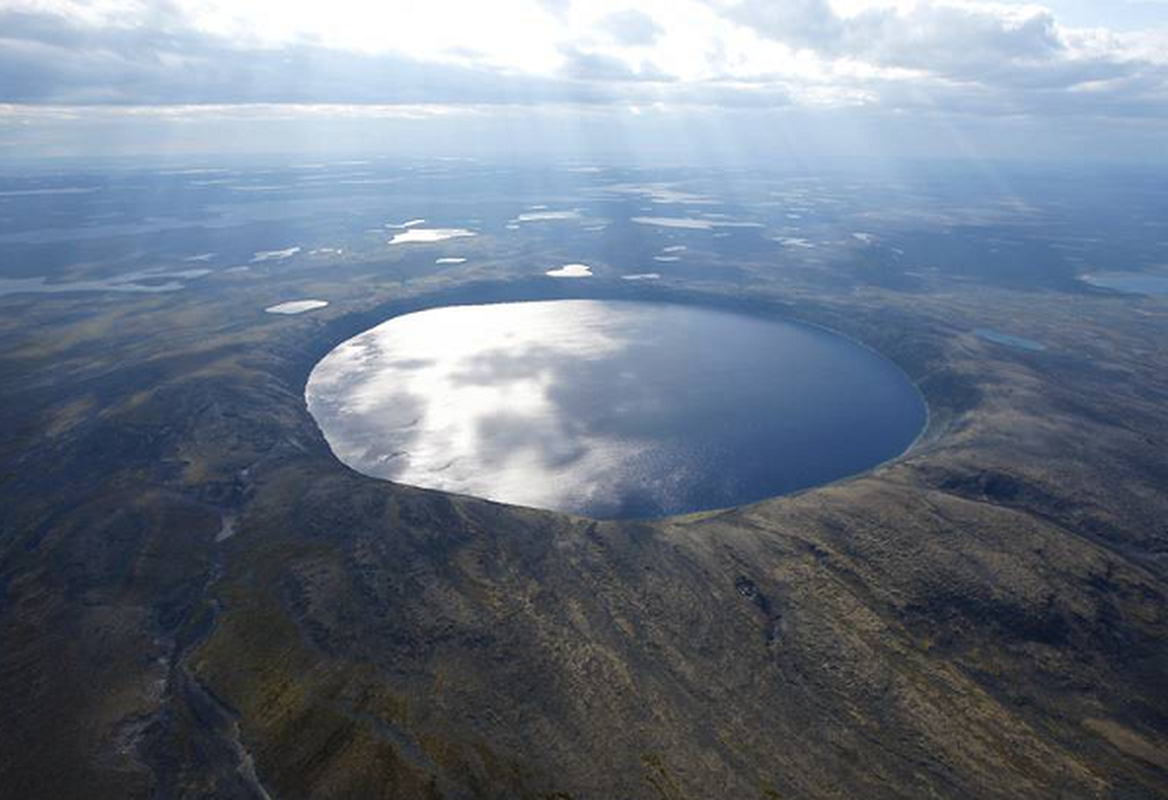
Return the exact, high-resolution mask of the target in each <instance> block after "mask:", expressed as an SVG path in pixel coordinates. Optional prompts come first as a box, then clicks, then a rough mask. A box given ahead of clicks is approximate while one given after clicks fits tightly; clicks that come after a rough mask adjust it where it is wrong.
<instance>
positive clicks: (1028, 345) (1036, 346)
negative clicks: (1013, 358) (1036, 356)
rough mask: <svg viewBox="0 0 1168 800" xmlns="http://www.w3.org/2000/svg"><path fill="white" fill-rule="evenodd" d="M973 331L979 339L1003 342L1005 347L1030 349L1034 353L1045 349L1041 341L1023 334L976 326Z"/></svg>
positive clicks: (996, 342) (995, 342) (997, 342)
mask: <svg viewBox="0 0 1168 800" xmlns="http://www.w3.org/2000/svg"><path fill="white" fill-rule="evenodd" d="M974 333H975V334H976V335H977V336H978V337H979V338H981V339H985V340H986V341H987V342H993V343H994V344H1003V345H1005V346H1006V347H1016V348H1018V349H1019V350H1030V351H1031V352H1034V353H1040V352H1042V351H1043V350H1045V349H1046V345H1044V344H1043V343H1042V342H1036V341H1034V340H1033V339H1027V338H1026V337H1025V336H1015V335H1013V334H1010V333H1002V332H1001V331H995V330H993V329H992V328H978V329H977V330H975V331H974Z"/></svg>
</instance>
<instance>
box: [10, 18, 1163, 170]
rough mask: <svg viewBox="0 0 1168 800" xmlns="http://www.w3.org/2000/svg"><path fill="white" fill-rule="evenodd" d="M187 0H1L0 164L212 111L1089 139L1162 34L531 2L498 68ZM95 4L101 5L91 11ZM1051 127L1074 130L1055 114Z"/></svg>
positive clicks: (668, 132)
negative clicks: (523, 35) (249, 27)
mask: <svg viewBox="0 0 1168 800" xmlns="http://www.w3.org/2000/svg"><path fill="white" fill-rule="evenodd" d="M338 2H341V0H338ZM516 3H518V0H516ZM195 5H197V4H196V3H194V0H182V4H181V6H180V5H172V4H170V3H167V2H149V3H137V4H136V5H135V4H131V5H130V6H129V7H126V8H121V6H118V4H117V3H116V2H104V3H100V4H96V5H95V4H87V3H80V2H72V0H53V2H51V3H46V2H25V3H23V5H21V6H20V7H19V8H23V9H24V10H18V8H17V7H16V6H14V5H13V3H11V2H8V3H6V2H5V0H0V146H2V147H5V148H7V149H8V151H9V152H14V151H15V149H16V148H17V147H18V146H19V147H25V146H27V145H28V143H29V142H32V143H33V144H36V142H37V138H36V136H34V135H33V133H34V132H35V133H36V134H37V135H39V136H40V137H41V138H42V139H43V140H45V141H47V138H46V137H48V136H49V135H50V134H52V133H53V132H54V131H61V130H64V127H65V126H67V125H73V126H74V127H75V129H76V130H81V129H82V128H84V127H85V126H89V129H90V130H93V129H96V128H97V127H100V126H103V125H104V126H117V125H118V124H119V123H118V122H117V121H116V118H121V119H122V120H135V121H137V122H138V123H141V124H139V125H137V126H136V127H135V128H134V129H133V130H131V129H130V128H131V126H129V125H128V124H127V126H126V128H125V129H119V131H118V135H120V136H125V137H132V136H145V134H144V133H141V132H139V129H141V130H151V131H155V132H157V131H158V129H159V126H161V125H163V124H166V123H171V124H173V125H175V126H177V125H179V124H184V125H187V126H188V128H187V131H188V132H189V131H191V130H194V128H193V126H194V125H200V126H203V128H201V129H212V128H214V126H215V124H216V123H215V121H222V122H223V124H224V125H233V126H234V127H233V130H236V131H245V130H246V131H248V132H249V135H253V136H256V137H258V136H259V135H260V132H262V133H263V134H264V135H265V136H268V137H270V136H271V135H272V134H271V131H274V130H276V127H275V125H276V123H278V122H287V123H288V124H292V123H295V124H298V125H300V126H301V129H302V130H304V131H307V130H313V131H317V132H319V130H321V129H323V128H324V127H325V126H329V127H328V130H329V136H330V137H334V138H335V137H336V136H337V135H338V133H337V132H338V131H339V130H341V129H347V130H351V131H352V136H353V139H354V140H355V141H356V140H360V141H361V142H365V141H370V140H372V139H373V137H372V136H371V135H367V134H364V133H359V132H358V130H357V129H358V123H360V122H361V121H369V120H375V121H376V122H377V127H378V129H386V130H387V129H389V128H390V127H391V126H394V125H397V127H394V128H393V130H394V131H395V135H406V134H405V132H404V131H405V128H406V127H408V125H410V124H412V123H414V122H417V123H418V125H417V126H415V127H420V126H422V125H431V126H432V127H431V128H429V129H427V130H429V131H436V130H441V131H442V132H443V133H444V134H445V132H447V131H453V130H454V129H455V128H460V129H462V130H463V131H465V133H463V134H462V135H464V136H466V137H469V138H474V137H475V136H477V135H478V132H481V131H484V130H488V129H489V127H490V126H491V125H495V126H496V127H495V129H497V131H499V133H498V135H499V136H500V137H503V138H508V137H510V138H513V137H515V136H517V135H518V134H517V133H515V131H527V130H528V128H531V127H533V126H531V125H529V124H528V123H527V122H526V121H525V115H526V118H528V119H535V118H537V117H538V118H539V119H540V124H541V125H545V126H554V125H555V124H556V120H560V121H562V122H563V123H564V124H563V133H564V136H566V137H572V136H574V137H576V140H578V141H588V142H590V141H591V140H593V139H595V138H596V137H597V136H599V134H597V133H596V132H595V130H600V129H602V128H603V129H604V130H612V131H613V133H612V134H611V136H612V139H613V140H614V141H618V143H619V141H620V140H622V139H623V138H625V137H627V138H628V139H629V140H630V141H640V140H641V139H648V138H649V136H648V134H645V135H644V136H642V135H641V134H640V133H638V131H640V132H653V134H654V135H656V136H658V138H659V139H660V140H662V141H664V140H665V139H666V138H669V139H670V140H671V141H673V140H679V141H684V142H685V143H687V144H686V146H690V145H692V146H693V147H694V148H705V149H710V148H712V147H716V146H718V145H717V141H718V139H719V137H722V136H731V135H733V136H738V135H740V134H742V135H746V133H747V132H749V131H752V130H757V131H759V134H758V139H759V141H760V142H764V143H765V142H767V141H774V140H775V138H776V137H783V138H785V139H786V140H789V141H792V142H796V143H797V142H798V141H799V139H800V135H798V134H796V133H795V132H794V131H795V129H796V126H795V114H796V113H805V114H807V115H814V114H819V113H820V112H828V111H838V112H840V114H839V117H838V118H839V119H860V115H861V114H867V115H868V117H869V119H876V120H886V119H892V118H893V117H894V116H895V115H900V120H901V121H902V122H903V125H904V126H905V127H906V128H907V127H911V126H914V125H915V126H916V127H917V128H919V129H922V130H923V129H927V127H928V125H929V124H936V125H937V126H938V128H940V129H951V130H954V131H959V132H960V131H966V130H974V129H978V126H977V125H975V124H974V123H975V122H976V121H979V120H994V119H998V120H1012V119H1015V118H1019V119H1030V120H1040V121H1041V120H1048V121H1051V120H1053V122H1050V125H1049V126H1048V127H1051V126H1059V127H1062V128H1065V129H1070V128H1071V127H1074V129H1075V130H1076V131H1078V130H1080V129H1081V130H1084V131H1089V130H1090V129H1091V128H1092V126H1094V129H1095V130H1097V131H1098V133H1097V138H1099V139H1102V138H1103V137H1104V136H1107V135H1113V134H1115V135H1119V134H1122V133H1123V131H1118V132H1116V130H1115V129H1116V128H1119V127H1121V126H1125V125H1128V124H1129V123H1130V124H1145V123H1146V124H1147V125H1148V126H1153V127H1154V126H1155V125H1161V126H1162V125H1163V120H1164V118H1165V117H1168V34H1164V33H1163V32H1161V33H1157V32H1155V31H1149V30H1142V31H1135V32H1132V31H1124V32H1117V31H1108V30H1103V29H1092V30H1086V29H1074V28H1068V27H1066V26H1065V25H1063V24H1061V23H1060V21H1059V18H1057V17H1056V16H1055V15H1054V14H1053V13H1052V12H1050V11H1049V10H1046V9H1043V8H1040V7H1037V6H1031V5H1009V6H1007V5H1001V4H991V3H971V2H959V0H947V2H940V0H920V2H916V3H914V4H911V5H908V4H902V5H898V6H897V7H889V6H887V5H881V6H880V7H868V8H867V9H866V10H859V11H856V12H853V13H851V14H842V13H838V12H837V11H836V10H835V6H833V5H832V4H831V3H829V2H828V1H827V0H782V2H780V0H670V3H669V4H668V5H664V4H656V5H646V6H645V7H646V9H648V10H649V11H651V12H652V14H653V15H654V16H650V15H649V14H648V13H646V12H645V11H641V10H638V9H636V8H632V7H631V4H627V5H625V6H624V8H623V9H622V8H621V5H620V3H619V2H614V3H612V4H607V3H606V4H605V5H604V7H603V10H601V11H597V10H596V9H595V8H590V7H589V5H588V4H587V3H584V2H578V3H577V4H576V5H575V6H571V5H570V4H569V3H567V2H562V1H561V2H554V0H543V1H542V2H539V3H538V4H537V3H527V4H526V6H525V7H526V8H527V12H530V14H531V15H533V16H534V18H538V20H542V23H540V24H545V23H546V25H547V26H548V27H547V28H546V29H544V28H541V29H540V36H539V37H538V38H539V41H540V44H539V48H540V57H539V58H530V59H529V58H527V57H526V56H523V57H519V56H517V57H516V58H515V59H513V60H511V61H507V60H506V59H503V60H500V59H499V58H498V51H499V50H500V48H502V47H505V46H510V45H509V42H510V40H509V39H506V38H505V37H504V38H503V39H498V38H496V36H495V33H493V32H491V31H485V32H483V34H482V35H481V36H478V37H477V38H476V36H470V35H469V34H468V35H464V34H467V30H468V29H469V30H470V32H471V33H475V31H476V30H477V27H476V26H477V22H476V23H475V25H470V26H469V28H468V26H465V25H464V26H463V29H462V30H461V31H460V33H459V36H457V37H454V38H452V39H449V40H447V39H443V38H442V35H443V31H444V29H440V30H438V31H437V32H433V31H431V32H430V34H433V36H434V37H435V38H434V39H433V42H431V40H430V39H426V38H425V37H422V39H423V40H424V41H422V42H421V43H419V44H417V46H416V47H415V48H414V49H413V50H410V51H409V52H406V51H404V50H401V49H398V50H392V49H387V48H384V47H383V48H381V49H370V48H364V49H362V48H361V47H359V46H357V45H354V44H343V43H341V42H340V41H339V40H337V39H335V38H331V37H330V36H326V35H325V34H323V33H313V34H312V35H309V34H308V33H305V29H304V28H302V27H295V26H290V27H288V29H287V30H283V31H282V32H280V31H276V32H273V31H266V32H267V33H269V34H271V38H269V39H265V40H263V41H257V40H256V38H255V37H254V36H252V35H250V34H248V33H242V34H241V33H238V32H232V31H233V30H234V29H232V28H231V27H230V26H224V25H218V24H216V25H209V24H205V20H202V18H196V16H192V13H191V12H188V11H182V10H180V9H188V8H193V7H194V6H195ZM511 5H514V6H515V7H516V8H519V6H520V5H522V4H518V5H517V4H515V3H513V4H511ZM540 5H542V7H543V8H544V9H545V10H547V11H550V12H551V14H548V13H544V11H543V10H541V9H540ZM249 7H250V6H249ZM508 7H509V8H510V7H511V6H508ZM110 8H113V9H120V10H117V11H116V13H115V12H114V11H108V13H107V11H101V12H100V13H99V9H110ZM46 9H55V10H46ZM253 10H254V9H253ZM391 10H392V9H391ZM527 12H524V13H527ZM715 12H716V13H715ZM290 13H291V12H290ZM516 13H518V12H516ZM590 14H591V16H590ZM517 19H519V17H515V18H514V19H512V18H510V17H507V18H504V19H500V20H499V26H500V27H501V28H506V29H513V28H514V27H515V25H513V24H512V23H515V21H516V20H517ZM523 19H527V20H529V21H530V19H529V17H523ZM572 22H575V23H579V24H578V25H577V26H576V27H573V25H572V24H570V23H572ZM533 24H534V23H533ZM244 27H246V26H244ZM253 27H254V26H253ZM275 27H278V26H275ZM521 27H522V26H521ZM398 33H399V34H400V36H399V39H400V38H402V37H404V36H405V34H403V33H401V31H400V30H399V31H398ZM277 34H279V35H277ZM428 35H429V34H428ZM468 37H469V38H468ZM371 39H377V37H371ZM395 41H397V40H395ZM500 42H502V44H500ZM431 44H432V46H431ZM395 46H396V45H395ZM411 53H412V55H411ZM419 53H422V54H423V55H419ZM492 54H493V55H492ZM520 55H522V54H520ZM545 56H546V58H545ZM541 59H542V60H541ZM529 64H535V66H529ZM5 103H7V104H10V105H9V106H8V107H7V108H6V107H4V106H3V104H5ZM537 110H538V113H537ZM455 114H459V115H460V116H459V121H458V124H457V125H455V124H454V123H453V122H452V121H451V119H450V118H452V117H453V115H455ZM602 115H607V116H604V119H603V123H600V122H596V120H598V119H600V118H601V116H602ZM751 115H753V117H752V118H753V120H754V121H755V122H754V123H751V124H753V125H754V127H753V128H752V127H751V124H748V123H747V119H748V117H751ZM849 115H850V116H849ZM440 117H447V119H443V120H439V119H438V118H440ZM634 117H635V119H634ZM1072 117H1074V118H1076V119H1077V120H1079V121H1081V124H1080V122H1076V124H1075V126H1070V125H1067V124H1065V121H1066V120H1067V119H1069V118H1072ZM488 119H490V120H493V122H492V121H488ZM614 120H619V122H617V123H615V126H614V122H613V121H614ZM683 120H684V123H683V122H682V121H683ZM1104 120H1109V121H1110V122H1109V123H1108V124H1111V125H1112V126H1113V127H1112V128H1110V129H1108V130H1109V131H1110V133H1104V127H1105V126H1104V124H1103V122H1102V121H1104ZM350 122H351V123H352V125H348V123H350ZM26 123H27V124H26ZM269 123H271V125H269ZM398 123H400V125H399V124H398ZM593 123H595V125H596V128H595V130H593V129H592V128H590V127H589V126H591V125H593ZM880 124H881V125H884V124H885V123H884V122H883V121H881V122H880ZM897 124H900V123H897ZM1036 124H1037V123H1036ZM54 125H55V126H57V127H53V126H54ZM768 125H769V126H770V127H766V126H768ZM144 126H145V127H144ZM346 126H347V127H346ZM626 126H627V128H626ZM655 126H656V127H655ZM703 126H704V127H703ZM823 127H824V129H826V130H827V133H834V132H835V129H834V125H825V126H823ZM21 128H23V129H24V132H23V133H20V131H19V129H21ZM110 129H112V128H110ZM369 129H370V130H372V127H370V128H369ZM887 129H891V128H887ZM281 130H284V129H281ZM583 130H588V131H589V133H588V135H587V136H584V135H583V134H582V133H580V131H583ZM702 130H705V131H707V132H708V133H707V134H706V136H707V138H706V139H703V138H702V137H701V136H700V135H699V132H700V131H702ZM809 130H810V132H809V133H808V134H807V135H808V136H809V137H812V138H815V137H818V138H823V137H824V136H825V135H826V134H825V132H824V130H814V129H809ZM897 130H898V135H902V134H901V133H900V131H901V129H900V128H897ZM979 130H980V129H979ZM764 134H765V135H764ZM316 135H319V133H317V134H316ZM455 135H456V134H455V133H450V136H452V137H453V136H455ZM532 135H533V136H534V133H533V134H532ZM750 135H753V134H750ZM971 135H972V134H971ZM978 135H982V134H980V133H979V134H978ZM985 135H988V134H985ZM1076 135H1078V134H1076ZM1141 135H1143V134H1141ZM431 136H432V134H431ZM543 136H544V137H547V136H548V134H547V133H546V130H545V132H544V134H543ZM1083 136H1084V140H1086V138H1089V136H1088V135H1087V134H1083ZM306 138H308V137H307V134H306ZM429 138H430V137H424V136H421V135H420V134H419V139H426V141H425V142H424V143H425V144H429ZM188 141H194V137H193V136H192V137H191V138H190V139H188ZM443 141H445V140H443ZM860 143H861V144H862V142H860ZM262 144H263V142H261V143H260V144H257V145H255V146H256V147H257V148H258V147H260V146H261V145H262ZM853 144H854V143H852V142H849V145H848V146H852V145H853ZM926 144H927V143H926ZM661 146H664V145H661ZM760 146H761V145H760Z"/></svg>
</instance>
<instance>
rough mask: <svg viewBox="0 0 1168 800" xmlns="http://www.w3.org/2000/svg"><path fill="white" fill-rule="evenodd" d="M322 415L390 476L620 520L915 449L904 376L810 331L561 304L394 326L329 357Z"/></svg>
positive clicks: (364, 462)
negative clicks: (909, 448) (910, 446)
mask: <svg viewBox="0 0 1168 800" xmlns="http://www.w3.org/2000/svg"><path fill="white" fill-rule="evenodd" d="M306 394H307V401H308V409H309V411H310V412H311V413H312V415H313V416H314V417H315V418H316V421H317V423H318V424H319V425H320V428H321V430H322V431H323V432H324V435H325V438H326V439H327V440H328V443H329V445H330V446H331V447H332V449H333V452H334V453H335V454H336V455H337V457H338V458H339V459H340V460H341V461H343V462H344V463H346V464H348V465H349V466H350V467H352V468H353V469H355V470H357V471H359V472H362V473H364V474H366V475H371V476H374V477H377V478H385V479H388V480H393V481H398V482H401V483H408V484H411V485H414V486H421V487H426V488H431V489H440V490H443V491H447V492H457V493H459V494H469V495H475V496H477V497H484V498H487V499H491V500H497V501H501V502H506V503H514V504H517V505H524V506H535V507H538V508H547V509H553V510H556V511H566V512H571V513H574V514H581V515H585V516H590V517H595V518H600V519H606V518H608V519H611V518H635V517H657V516H664V515H669V514H678V513H683V512H689V511H700V510H706V509H713V508H723V507H728V506H734V505H739V504H742V503H747V502H751V501H755V500H761V499H763V498H766V497H771V496H774V495H779V494H785V493H788V492H793V491H796V490H799V489H805V488H807V487H810V486H816V485H819V484H823V483H828V482H830V481H833V480H836V479H839V478H843V477H846V476H848V475H852V474H855V473H857V472H861V471H863V470H865V469H868V468H870V467H873V466H875V465H877V464H879V463H881V462H883V461H886V460H888V459H890V458H893V457H894V456H897V455H899V454H900V453H902V452H903V451H904V450H905V449H906V448H907V447H908V446H909V445H910V444H911V443H912V442H913V440H914V438H915V437H916V436H917V434H918V433H919V432H920V430H921V428H922V427H923V425H924V423H925V419H926V414H925V406H924V402H923V401H922V399H921V396H920V394H919V392H917V390H916V388H915V387H914V386H913V385H912V384H911V383H910V382H909V381H908V379H907V377H906V376H905V375H904V373H903V372H901V371H900V369H899V368H897V367H896V366H895V365H894V364H892V363H891V362H889V361H888V360H886V359H884V358H883V357H881V356H879V355H877V354H876V353H874V352H873V351H871V350H868V349H867V348H864V347H862V346H861V345H858V344H856V343H854V342H852V341H849V340H848V339H845V338H843V337H841V336H837V335H835V334H832V333H830V332H827V331H824V330H820V329H818V328H813V327H809V326H805V325H800V324H795V323H789V322H781V321H773V320H764V319H758V318H755V317H749V316H744V315H741V314H734V313H729V312H724V311H714V310H709V309H704V308H696V307H692V306H680V305H668V304H661V303H641V302H626V301H595V300H557V301H550V302H529V303H505V304H500V305H482V306H457V307H448V308H438V309H434V310H430V311H422V312H418V313H415V314H407V315H405V316H401V317H396V318H394V319H391V320H389V321H388V322H385V323H383V324H381V325H378V326H377V327H375V328H372V329H371V330H368V331H366V332H364V333H362V334H360V335H358V336H356V337H354V338H352V339H350V340H349V341H347V342H345V343H344V344H342V345H340V346H339V347H337V348H336V349H335V350H333V351H332V352H331V353H329V354H328V355H327V356H326V357H325V358H324V359H323V360H321V362H320V363H319V364H317V365H316V367H315V369H313V371H312V375H311V376H310V377H309V379H308V387H307V391H306Z"/></svg>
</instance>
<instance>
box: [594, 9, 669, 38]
mask: <svg viewBox="0 0 1168 800" xmlns="http://www.w3.org/2000/svg"><path fill="white" fill-rule="evenodd" d="M597 27H598V28H599V29H600V30H602V31H604V32H605V33H606V34H608V35H609V36H610V37H611V38H612V39H613V41H615V42H616V43H617V44H619V45H623V46H625V47H647V46H649V45H652V44H654V43H656V41H657V40H658V39H660V38H661V35H662V34H663V33H665V29H664V28H662V27H661V26H660V25H658V24H657V23H656V22H654V21H653V18H652V17H650V16H649V15H648V14H646V13H644V12H642V11H637V10H635V9H630V10H628V11H617V12H614V13H612V14H609V15H608V16H607V17H605V18H604V19H602V20H601V21H600V22H599V23H598V24H597Z"/></svg>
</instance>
